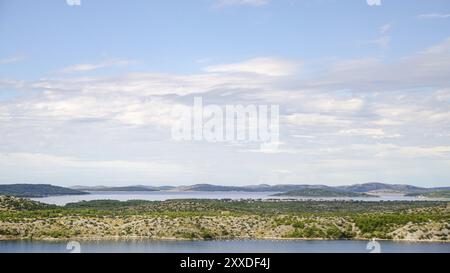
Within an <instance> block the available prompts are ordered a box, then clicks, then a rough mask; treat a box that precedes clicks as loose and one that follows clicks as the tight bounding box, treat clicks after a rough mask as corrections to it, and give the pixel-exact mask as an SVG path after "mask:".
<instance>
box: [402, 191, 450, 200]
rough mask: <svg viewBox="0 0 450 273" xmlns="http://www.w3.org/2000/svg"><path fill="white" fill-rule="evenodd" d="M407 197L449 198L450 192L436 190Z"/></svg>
mask: <svg viewBox="0 0 450 273" xmlns="http://www.w3.org/2000/svg"><path fill="white" fill-rule="evenodd" d="M407 196H417V197H426V198H450V190H437V191H431V192H420V193H410V194H407Z"/></svg>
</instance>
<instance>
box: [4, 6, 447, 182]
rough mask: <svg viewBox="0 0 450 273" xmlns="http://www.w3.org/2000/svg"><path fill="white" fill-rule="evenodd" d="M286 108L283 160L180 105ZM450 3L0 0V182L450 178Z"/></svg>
mask: <svg viewBox="0 0 450 273" xmlns="http://www.w3.org/2000/svg"><path fill="white" fill-rule="evenodd" d="M199 96H201V97H202V98H203V101H204V103H205V104H217V105H220V106H224V105H227V104H242V105H250V104H256V105H258V104H266V105H272V104H275V105H279V106H280V143H279V148H278V149H271V147H266V148H264V149H262V148H261V147H260V144H259V143H252V142H238V143H210V142H205V141H174V140H172V139H171V127H172V125H173V124H174V123H176V122H177V120H176V119H175V118H174V117H172V116H171V110H172V109H173V107H174V106H191V105H192V104H193V101H194V97H199ZM449 170H450V1H448V0H430V1H421V0H408V1H406V0H405V1H403V0H383V1H381V5H379V6H376V5H375V6H370V5H368V4H367V1H366V0H349V1H331V0H325V1H317V0H280V1H275V0H195V1H194V0H193V1H182V0H178V1H176V0H167V1H144V0H141V1H138V0H136V1H132V2H130V1H113V2H112V1H105V0H99V1H88V0H81V5H79V6H70V5H68V4H67V3H66V1H65V0H52V1H50V0H47V1H26V0H0V184H12V183H42V184H54V185H61V186H74V185H85V186H96V185H106V186H115V185H138V184H141V185H153V186H161V185H176V186H178V185H191V184H199V183H208V184H214V185H255V184H271V185H272V184H325V185H349V184H357V183H365V182H371V181H379V182H385V183H392V184H411V185H416V186H423V187H437V186H449V183H450V182H449V181H450V171H449Z"/></svg>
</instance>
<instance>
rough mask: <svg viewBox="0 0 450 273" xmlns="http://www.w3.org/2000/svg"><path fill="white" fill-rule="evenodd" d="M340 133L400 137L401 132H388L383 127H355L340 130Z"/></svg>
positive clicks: (381, 137) (379, 137)
mask: <svg viewBox="0 0 450 273" xmlns="http://www.w3.org/2000/svg"><path fill="white" fill-rule="evenodd" d="M339 135H343V136H367V137H371V138H374V139H383V138H399V137H401V135H400V134H387V133H386V132H385V131H384V130H383V129H382V128H353V129H345V130H340V131H339Z"/></svg>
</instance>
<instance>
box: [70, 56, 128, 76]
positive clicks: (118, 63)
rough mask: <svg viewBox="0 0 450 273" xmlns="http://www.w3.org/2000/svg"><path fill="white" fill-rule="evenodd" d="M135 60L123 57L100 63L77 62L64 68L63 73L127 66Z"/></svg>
mask: <svg viewBox="0 0 450 273" xmlns="http://www.w3.org/2000/svg"><path fill="white" fill-rule="evenodd" d="M134 63H135V62H134V61H130V60H122V59H110V60H106V61H103V62H99V63H85V64H76V65H72V66H69V67H66V68H64V69H62V72H63V73H76V72H88V71H93V70H97V69H101V68H108V67H117V66H127V65H131V64H134Z"/></svg>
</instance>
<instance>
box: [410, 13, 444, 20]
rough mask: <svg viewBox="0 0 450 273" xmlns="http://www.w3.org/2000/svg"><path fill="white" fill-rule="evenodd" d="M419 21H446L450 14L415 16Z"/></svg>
mask: <svg viewBox="0 0 450 273" xmlns="http://www.w3.org/2000/svg"><path fill="white" fill-rule="evenodd" d="M417 17H418V18H419V19H447V18H450V13H445V14H443V13H427V14H421V15H419V16H417Z"/></svg>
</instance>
